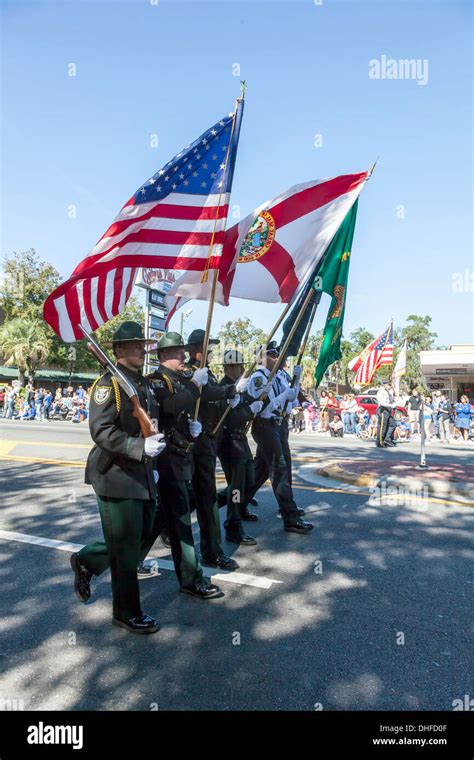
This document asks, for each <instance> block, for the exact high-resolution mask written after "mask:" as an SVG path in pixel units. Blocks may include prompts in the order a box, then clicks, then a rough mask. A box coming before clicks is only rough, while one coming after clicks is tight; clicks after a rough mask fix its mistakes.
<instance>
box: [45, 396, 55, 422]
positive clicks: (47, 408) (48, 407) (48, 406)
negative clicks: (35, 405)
mask: <svg viewBox="0 0 474 760" xmlns="http://www.w3.org/2000/svg"><path fill="white" fill-rule="evenodd" d="M52 403H53V392H52V391H46V394H45V397H44V399H43V414H44V419H45V420H49V413H50V411H51V404H52Z"/></svg>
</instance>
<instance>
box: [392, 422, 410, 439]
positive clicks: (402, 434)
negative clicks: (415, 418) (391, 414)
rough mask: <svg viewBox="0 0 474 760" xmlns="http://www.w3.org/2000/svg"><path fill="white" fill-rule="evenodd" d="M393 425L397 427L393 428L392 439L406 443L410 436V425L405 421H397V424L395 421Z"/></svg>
mask: <svg viewBox="0 0 474 760" xmlns="http://www.w3.org/2000/svg"><path fill="white" fill-rule="evenodd" d="M395 425H396V426H397V427H396V428H395V434H394V438H395V439H396V440H403V441H408V440H409V439H410V434H411V427H410V423H409V422H407V421H406V420H399V421H398V422H397V421H395Z"/></svg>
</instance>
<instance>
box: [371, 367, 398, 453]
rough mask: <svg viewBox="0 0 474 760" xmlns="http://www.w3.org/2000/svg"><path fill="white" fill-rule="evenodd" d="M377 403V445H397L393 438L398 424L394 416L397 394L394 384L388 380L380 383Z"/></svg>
mask: <svg viewBox="0 0 474 760" xmlns="http://www.w3.org/2000/svg"><path fill="white" fill-rule="evenodd" d="M377 404H378V409H377V437H376V439H375V442H376V446H377V447H378V448H381V447H385V448H387V447H389V446H396V445H397V444H396V443H395V441H394V440H393V435H394V433H395V430H396V427H397V426H396V424H395V420H394V419H393V416H392V415H393V410H394V408H395V406H396V404H395V396H394V393H393V390H392V386H391V385H390V383H389V382H388V381H387V380H385V381H384V382H382V383H380V388H379V389H378V391H377Z"/></svg>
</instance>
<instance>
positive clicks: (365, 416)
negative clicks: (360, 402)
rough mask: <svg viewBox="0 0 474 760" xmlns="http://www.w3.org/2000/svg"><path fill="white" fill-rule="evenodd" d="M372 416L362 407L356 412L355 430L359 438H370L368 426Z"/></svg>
mask: <svg viewBox="0 0 474 760" xmlns="http://www.w3.org/2000/svg"><path fill="white" fill-rule="evenodd" d="M369 422H370V416H369V413H368V412H367V411H365V410H364V409H361V410H359V411H358V412H357V414H356V424H355V432H356V436H357V437H358V438H368V426H369Z"/></svg>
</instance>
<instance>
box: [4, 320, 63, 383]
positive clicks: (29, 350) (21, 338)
mask: <svg viewBox="0 0 474 760" xmlns="http://www.w3.org/2000/svg"><path fill="white" fill-rule="evenodd" d="M50 345H51V340H50V338H49V337H48V335H47V334H46V329H45V326H44V324H43V323H42V322H40V321H39V320H37V319H36V320H35V319H33V320H30V319H25V318H24V317H16V318H15V319H12V320H10V321H8V322H6V323H5V324H4V325H2V327H1V328H0V351H1V353H2V355H3V356H4V357H5V359H6V361H5V364H6V365H9V364H16V366H17V367H18V379H19V380H20V382H21V384H22V385H24V382H25V373H28V376H29V377H34V374H35V369H36V368H37V367H38V365H39V364H40V363H41V362H44V361H46V359H47V358H48V354H49V350H50Z"/></svg>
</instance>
